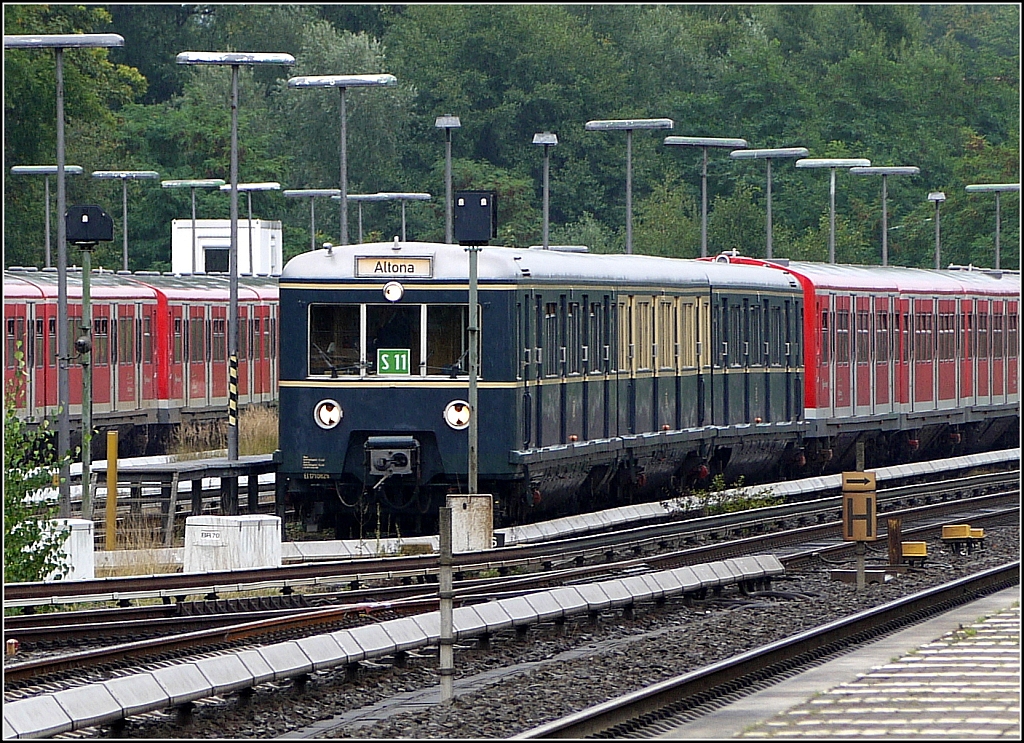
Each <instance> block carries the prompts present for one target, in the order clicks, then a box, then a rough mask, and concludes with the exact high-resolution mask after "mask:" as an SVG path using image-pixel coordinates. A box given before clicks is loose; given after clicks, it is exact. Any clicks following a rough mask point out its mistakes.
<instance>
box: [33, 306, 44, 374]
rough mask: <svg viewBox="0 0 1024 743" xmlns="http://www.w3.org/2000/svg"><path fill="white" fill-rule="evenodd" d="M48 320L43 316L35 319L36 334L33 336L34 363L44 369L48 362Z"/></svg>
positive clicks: (38, 367)
mask: <svg viewBox="0 0 1024 743" xmlns="http://www.w3.org/2000/svg"><path fill="white" fill-rule="evenodd" d="M45 327H46V322H45V320H43V318H41V317H37V318H36V320H35V335H34V337H33V339H32V340H33V343H32V345H33V354H34V355H33V359H32V365H33V366H34V367H35V368H36V369H42V368H43V366H44V364H46V333H45V332H44V329H45Z"/></svg>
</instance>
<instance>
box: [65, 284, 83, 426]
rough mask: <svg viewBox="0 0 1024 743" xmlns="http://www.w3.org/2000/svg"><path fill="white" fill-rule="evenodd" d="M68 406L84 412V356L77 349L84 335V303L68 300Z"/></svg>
mask: <svg viewBox="0 0 1024 743" xmlns="http://www.w3.org/2000/svg"><path fill="white" fill-rule="evenodd" d="M67 328H68V339H67V348H68V357H69V358H68V397H69V398H70V399H69V400H68V408H69V410H70V411H71V413H72V415H81V414H82V407H81V406H82V357H81V356H80V355H79V354H78V351H76V350H75V340H77V339H78V337H79V336H80V335H82V304H81V302H78V303H77V304H75V303H73V302H72V300H71V299H69V300H68V325H67Z"/></svg>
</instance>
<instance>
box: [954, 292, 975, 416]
mask: <svg viewBox="0 0 1024 743" xmlns="http://www.w3.org/2000/svg"><path fill="white" fill-rule="evenodd" d="M959 305H960V311H959V316H958V317H957V328H958V331H957V335H958V336H959V344H958V346H957V355H958V357H959V359H960V386H959V395H960V402H961V404H963V405H973V404H974V400H975V397H976V395H977V390H976V389H975V383H976V381H977V380H976V379H975V373H974V344H975V340H974V324H975V322H976V320H977V318H975V316H974V300H971V299H964V300H961V301H960V302H959Z"/></svg>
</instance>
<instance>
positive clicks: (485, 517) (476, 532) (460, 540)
mask: <svg viewBox="0 0 1024 743" xmlns="http://www.w3.org/2000/svg"><path fill="white" fill-rule="evenodd" d="M446 505H447V506H448V508H450V509H452V552H479V551H480V550H489V549H490V548H491V546H492V543H493V539H494V504H493V501H492V499H491V496H490V495H485V494H472V495H449V496H447V499H446Z"/></svg>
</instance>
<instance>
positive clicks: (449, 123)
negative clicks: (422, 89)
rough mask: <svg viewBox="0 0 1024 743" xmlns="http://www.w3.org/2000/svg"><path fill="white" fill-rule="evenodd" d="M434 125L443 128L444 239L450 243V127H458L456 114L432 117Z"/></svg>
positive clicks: (459, 123) (460, 123) (459, 125)
mask: <svg viewBox="0 0 1024 743" xmlns="http://www.w3.org/2000/svg"><path fill="white" fill-rule="evenodd" d="M434 126H435V127H437V128H438V129H444V241H445V243H446V244H448V245H451V244H452V129H459V128H460V127H461V126H462V122H461V121H459V117H458V116H452V115H451V114H445V115H444V116H438V117H437V118H436V119H434Z"/></svg>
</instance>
